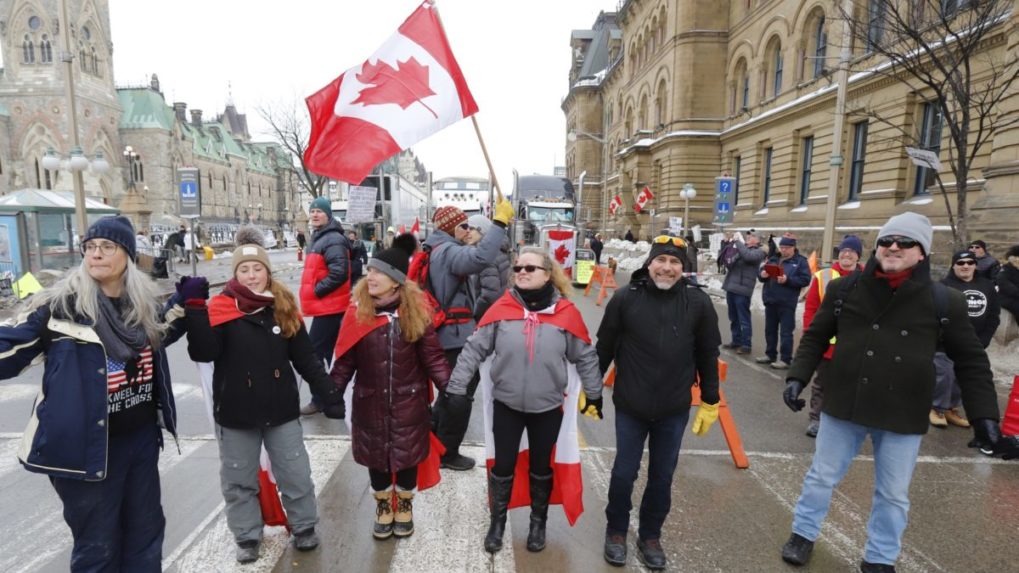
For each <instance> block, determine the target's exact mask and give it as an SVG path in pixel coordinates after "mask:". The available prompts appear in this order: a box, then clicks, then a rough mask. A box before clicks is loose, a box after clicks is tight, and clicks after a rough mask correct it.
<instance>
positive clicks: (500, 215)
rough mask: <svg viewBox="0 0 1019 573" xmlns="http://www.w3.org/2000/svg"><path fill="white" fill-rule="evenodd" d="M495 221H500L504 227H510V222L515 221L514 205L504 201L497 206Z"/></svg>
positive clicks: (493, 218) (493, 217)
mask: <svg viewBox="0 0 1019 573" xmlns="http://www.w3.org/2000/svg"><path fill="white" fill-rule="evenodd" d="M492 220H493V221H499V222H500V223H502V224H503V225H509V224H510V221H512V220H513V204H512V203H510V202H509V201H507V200H506V199H503V200H502V201H499V202H498V203H496V204H495V215H493V216H492Z"/></svg>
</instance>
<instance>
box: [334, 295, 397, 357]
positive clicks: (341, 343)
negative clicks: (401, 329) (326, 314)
mask: <svg viewBox="0 0 1019 573" xmlns="http://www.w3.org/2000/svg"><path fill="white" fill-rule="evenodd" d="M387 324H389V317H387V316H386V315H384V314H381V315H378V314H377V315H375V319H374V320H372V321H371V322H368V323H364V322H361V321H360V320H358V319H357V305H356V304H351V305H350V306H348V307H347V312H345V313H343V322H342V323H341V324H340V335H339V336H337V337H336V349H335V350H334V351H333V353H334V356H335V357H336V358H339V357H340V356H343V355H344V354H346V353H347V351H349V350H350V349H351V348H353V347H355V346H357V343H358V342H360V341H361V339H362V338H364V337H365V336H368V334H369V333H370V332H371V331H373V330H375V329H376V328H380V327H382V326H385V325H387Z"/></svg>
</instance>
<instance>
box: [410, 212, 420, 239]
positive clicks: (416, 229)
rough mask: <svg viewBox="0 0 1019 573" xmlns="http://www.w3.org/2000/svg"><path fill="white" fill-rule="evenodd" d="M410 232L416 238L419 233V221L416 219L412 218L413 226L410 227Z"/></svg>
mask: <svg viewBox="0 0 1019 573" xmlns="http://www.w3.org/2000/svg"><path fill="white" fill-rule="evenodd" d="M410 232H411V234H412V235H414V236H415V237H416V236H417V234H418V233H420V232H421V220H420V219H418V218H417V217H414V224H413V225H411V227H410Z"/></svg>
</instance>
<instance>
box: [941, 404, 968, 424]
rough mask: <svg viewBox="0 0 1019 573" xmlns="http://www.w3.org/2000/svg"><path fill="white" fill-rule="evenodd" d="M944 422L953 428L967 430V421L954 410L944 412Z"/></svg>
mask: <svg viewBox="0 0 1019 573" xmlns="http://www.w3.org/2000/svg"><path fill="white" fill-rule="evenodd" d="M944 416H945V421H946V422H948V423H949V424H951V425H953V426H958V427H960V428H968V427H969V420H967V419H966V418H965V417H964V416H963V415H962V414H960V413H958V412H956V411H955V408H952V409H950V410H945V414H944Z"/></svg>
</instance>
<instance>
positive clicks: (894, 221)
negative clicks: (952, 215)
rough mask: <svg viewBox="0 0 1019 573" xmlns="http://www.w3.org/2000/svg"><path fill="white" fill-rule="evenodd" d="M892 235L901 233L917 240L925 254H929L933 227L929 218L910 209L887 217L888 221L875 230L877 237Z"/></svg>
mask: <svg viewBox="0 0 1019 573" xmlns="http://www.w3.org/2000/svg"><path fill="white" fill-rule="evenodd" d="M893 235H901V236H903V237H909V238H910V239H914V240H916V241H918V242H919V243H920V246H921V247H922V248H923V252H924V254H925V255H929V254H930V252H931V241H932V240H933V239H934V229H933V228H932V227H931V221H930V219H928V218H927V217H925V216H923V215H921V214H919V213H914V212H912V211H906V212H905V213H899V214H898V215H896V216H894V217H892V218H891V219H888V222H887V223H885V224H884V226H883V227H881V230H880V231H878V232H877V236H878V238H879V239H880V238H881V237H888V236H893Z"/></svg>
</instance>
